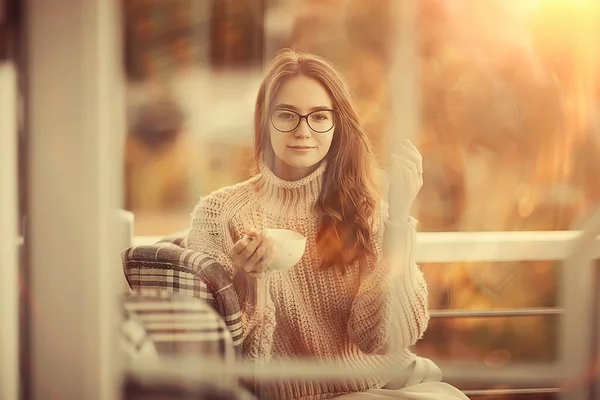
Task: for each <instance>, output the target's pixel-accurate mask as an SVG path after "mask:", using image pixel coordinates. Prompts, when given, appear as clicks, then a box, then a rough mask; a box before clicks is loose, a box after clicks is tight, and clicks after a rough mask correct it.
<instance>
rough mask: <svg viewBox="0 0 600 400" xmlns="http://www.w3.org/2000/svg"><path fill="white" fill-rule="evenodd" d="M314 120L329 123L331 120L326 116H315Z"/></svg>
mask: <svg viewBox="0 0 600 400" xmlns="http://www.w3.org/2000/svg"><path fill="white" fill-rule="evenodd" d="M312 119H314V120H315V121H327V120H328V119H329V118H328V117H327V115H325V114H313V115H312Z"/></svg>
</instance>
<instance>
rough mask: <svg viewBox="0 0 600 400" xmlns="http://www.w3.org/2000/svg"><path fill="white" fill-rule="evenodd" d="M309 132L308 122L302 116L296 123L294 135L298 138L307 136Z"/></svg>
mask: <svg viewBox="0 0 600 400" xmlns="http://www.w3.org/2000/svg"><path fill="white" fill-rule="evenodd" d="M310 134H311V132H310V127H309V126H308V122H307V121H306V118H302V119H301V120H300V123H299V124H298V127H297V128H296V130H295V131H294V136H296V137H298V138H307V137H309V136H310Z"/></svg>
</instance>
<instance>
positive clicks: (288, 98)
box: [273, 75, 333, 112]
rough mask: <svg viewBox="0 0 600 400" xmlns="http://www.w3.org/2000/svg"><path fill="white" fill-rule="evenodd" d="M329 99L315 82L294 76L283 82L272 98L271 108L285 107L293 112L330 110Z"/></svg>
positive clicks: (326, 93)
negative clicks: (318, 109)
mask: <svg viewBox="0 0 600 400" xmlns="http://www.w3.org/2000/svg"><path fill="white" fill-rule="evenodd" d="M332 103H333V102H332V100H331V97H330V96H329V93H328V92H327V90H326V89H325V87H324V86H323V85H322V84H321V83H320V82H319V81H317V80H315V79H312V78H308V77H305V76H302V75H300V76H295V77H292V78H289V79H287V80H285V81H284V82H283V83H282V85H281V86H280V87H279V90H277V93H276V94H275V97H274V98H273V106H275V107H278V106H280V105H282V106H287V107H282V108H292V109H294V110H298V111H302V112H309V111H312V110H314V109H317V108H332V107H333V104H332Z"/></svg>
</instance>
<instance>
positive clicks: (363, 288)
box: [348, 213, 429, 354]
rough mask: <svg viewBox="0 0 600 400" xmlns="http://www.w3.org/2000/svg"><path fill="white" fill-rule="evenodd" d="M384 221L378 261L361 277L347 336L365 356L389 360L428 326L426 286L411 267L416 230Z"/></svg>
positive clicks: (378, 236)
mask: <svg viewBox="0 0 600 400" xmlns="http://www.w3.org/2000/svg"><path fill="white" fill-rule="evenodd" d="M385 214H386V216H385V217H384V216H382V218H381V221H380V223H379V226H378V228H377V229H376V232H375V235H374V240H375V248H376V252H377V259H376V260H373V262H371V263H370V265H368V267H367V268H366V269H365V271H363V272H361V278H360V279H361V281H360V286H359V290H358V293H357V295H356V297H355V299H354V302H353V304H352V309H351V314H350V318H349V321H348V335H349V337H350V340H352V342H353V343H355V344H356V345H357V346H358V347H359V348H360V349H361V350H362V351H363V352H364V353H367V354H388V353H392V352H397V351H400V350H403V349H406V348H408V347H410V346H412V345H414V344H415V343H416V342H417V341H418V340H419V339H420V338H421V337H422V336H423V333H424V332H425V329H426V328H427V323H428V321H429V313H428V309H427V308H428V305H427V295H428V293H427V285H426V283H425V279H424V277H423V274H422V272H421V270H420V269H419V267H418V266H417V264H416V263H415V261H414V251H415V244H416V225H417V221H416V220H415V219H414V218H409V220H408V222H406V223H401V224H392V223H390V222H389V221H387V213H385Z"/></svg>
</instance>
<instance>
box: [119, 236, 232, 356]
mask: <svg viewBox="0 0 600 400" xmlns="http://www.w3.org/2000/svg"><path fill="white" fill-rule="evenodd" d="M121 256H122V257H121V258H122V262H123V271H124V273H125V277H126V278H127V282H128V284H129V287H130V288H131V289H132V290H133V291H134V292H137V293H148V292H147V291H148V290H154V293H155V294H156V293H160V292H166V293H170V294H177V295H185V296H193V297H196V298H199V299H202V300H204V301H205V302H206V303H207V304H209V305H210V306H211V307H212V308H213V309H214V310H216V311H217V313H218V315H220V317H221V318H222V321H223V322H224V323H225V326H226V327H227V329H228V331H229V333H230V334H231V338H232V344H233V346H234V348H235V350H236V352H237V353H238V354H239V352H240V351H241V342H242V324H241V311H240V304H239V299H238V296H237V293H236V292H235V289H234V287H233V282H232V281H231V278H230V277H229V275H228V274H227V272H226V271H225V270H224V269H223V267H222V266H221V265H220V264H218V263H217V262H215V261H213V260H211V259H209V258H206V257H204V256H202V255H201V254H200V253H198V252H195V251H193V250H189V249H186V248H185V247H184V238H183V237H167V238H165V239H163V240H161V241H159V242H158V243H156V244H153V245H149V246H133V247H130V248H129V249H127V250H125V251H124V252H123V253H122V255H121ZM145 298H148V296H146V297H145Z"/></svg>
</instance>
